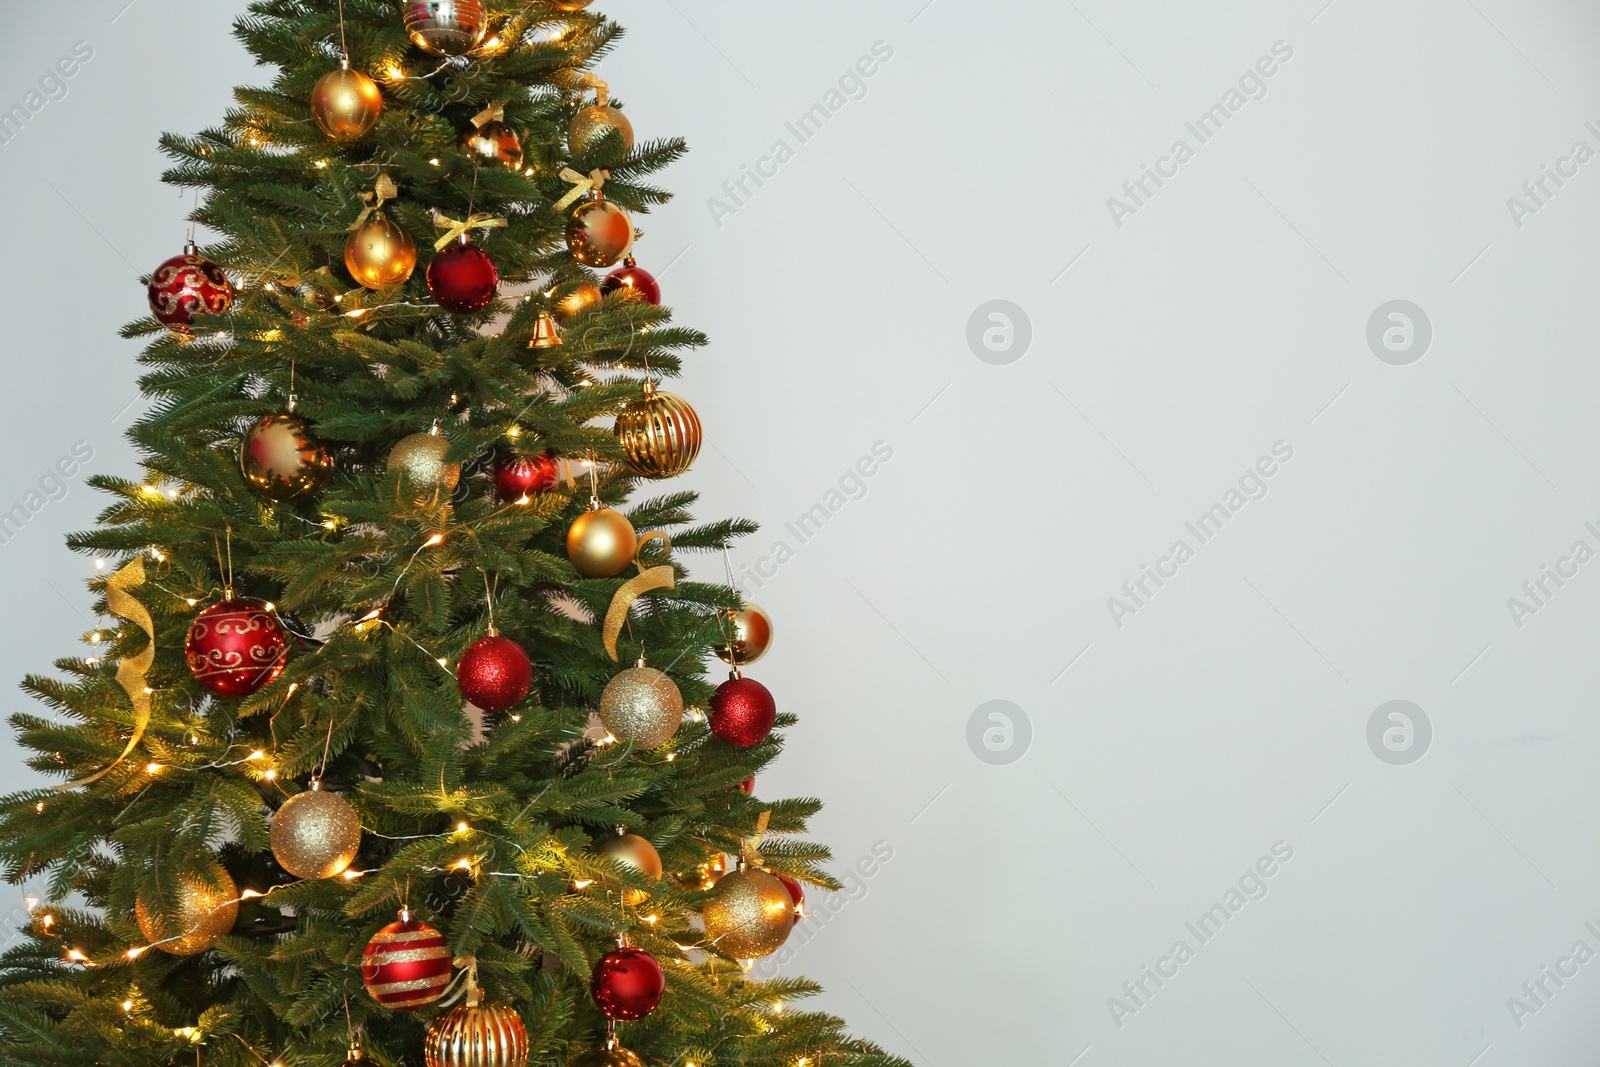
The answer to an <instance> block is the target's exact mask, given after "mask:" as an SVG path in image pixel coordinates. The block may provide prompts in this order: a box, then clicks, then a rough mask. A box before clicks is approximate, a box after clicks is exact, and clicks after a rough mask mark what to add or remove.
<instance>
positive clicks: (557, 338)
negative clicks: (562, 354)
mask: <svg viewBox="0 0 1600 1067" xmlns="http://www.w3.org/2000/svg"><path fill="white" fill-rule="evenodd" d="M563 343H564V342H563V341H562V340H561V330H560V329H558V328H557V326H556V319H555V316H554V315H552V314H550V312H548V311H541V312H539V320H538V321H537V322H535V323H534V324H533V338H532V339H531V340H529V341H528V347H529V348H560V347H561V345H562V344H563Z"/></svg>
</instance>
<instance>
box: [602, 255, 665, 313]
mask: <svg viewBox="0 0 1600 1067" xmlns="http://www.w3.org/2000/svg"><path fill="white" fill-rule="evenodd" d="M618 289H626V290H628V291H629V292H631V293H634V294H636V295H638V296H640V297H642V298H644V299H645V300H648V301H650V303H652V304H657V305H659V304H660V303H661V283H660V282H658V281H656V276H655V275H654V274H651V273H650V272H649V271H647V270H645V269H644V268H643V267H641V266H639V265H638V263H636V262H634V259H633V257H632V256H629V257H628V258H627V259H625V260H623V261H622V266H620V267H618V268H617V269H616V270H614V271H612V272H611V273H610V274H607V275H606V280H605V281H603V282H601V283H600V292H601V294H602V295H605V296H610V295H611V294H612V293H614V292H616V291H617V290H618Z"/></svg>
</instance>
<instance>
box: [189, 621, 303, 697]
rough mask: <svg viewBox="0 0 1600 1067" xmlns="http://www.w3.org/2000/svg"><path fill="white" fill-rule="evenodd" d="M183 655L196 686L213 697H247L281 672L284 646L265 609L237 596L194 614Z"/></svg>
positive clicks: (286, 651)
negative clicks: (210, 693) (209, 692)
mask: <svg viewBox="0 0 1600 1067" xmlns="http://www.w3.org/2000/svg"><path fill="white" fill-rule="evenodd" d="M183 654H184V658H185V659H187V660H188V662H189V673H190V674H193V675H194V677H195V680H196V681H198V682H199V683H200V684H201V685H203V686H205V687H206V688H207V689H209V690H211V691H212V692H213V693H215V694H217V695H218V696H223V697H247V696H249V695H250V694H251V693H254V692H256V691H257V690H258V689H261V688H263V687H264V686H267V685H270V684H272V682H273V681H274V680H276V679H277V677H278V675H280V674H282V673H283V665H284V661H285V660H286V659H287V658H288V656H289V643H288V641H287V640H286V639H285V638H284V634H283V627H282V626H281V625H280V624H279V622H278V617H277V616H276V615H275V614H273V612H272V610H271V608H270V607H268V605H266V604H265V603H263V602H262V601H259V600H250V599H246V598H243V597H239V598H230V599H228V600H224V601H222V602H221V603H217V604H212V605H211V606H210V607H208V608H206V609H205V610H204V611H202V612H201V613H200V614H199V615H196V616H195V620H194V623H193V624H192V625H191V626H190V627H189V636H188V637H187V638H186V639H185V640H184V642H183Z"/></svg>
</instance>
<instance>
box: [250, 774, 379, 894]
mask: <svg viewBox="0 0 1600 1067" xmlns="http://www.w3.org/2000/svg"><path fill="white" fill-rule="evenodd" d="M268 837H269V840H270V842H271V844H272V856H273V858H274V859H276V860H277V861H278V865H279V866H281V867H282V868H283V869H284V870H286V871H288V872H289V873H290V874H292V875H294V876H295V877H296V878H305V879H308V880H309V879H317V878H332V877H334V876H335V875H339V874H343V873H344V870H345V868H346V867H349V866H350V863H351V861H352V860H354V859H355V858H356V852H357V851H359V850H360V848H361V816H360V815H357V814H356V809H355V808H352V807H351V806H350V802H349V801H347V800H345V798H344V797H341V796H338V795H336V794H334V793H324V792H323V791H322V783H321V782H319V781H312V783H311V788H310V789H308V790H306V791H305V792H304V793H298V794H296V795H295V796H292V797H290V798H289V799H288V800H286V801H284V803H283V806H282V807H280V808H279V809H278V813H277V814H276V815H274V816H273V817H272V828H271V831H270V833H269V835H268Z"/></svg>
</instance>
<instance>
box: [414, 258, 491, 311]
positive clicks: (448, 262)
mask: <svg viewBox="0 0 1600 1067" xmlns="http://www.w3.org/2000/svg"><path fill="white" fill-rule="evenodd" d="M428 292H430V293H432V294H433V298H434V299H435V300H437V301H438V302H439V304H440V305H441V306H442V307H444V308H446V309H448V310H450V311H454V312H456V313H457V314H461V315H467V314H471V313H472V312H474V311H482V310H483V309H484V308H486V307H488V306H489V305H490V304H492V303H494V298H495V296H497V295H498V294H499V292H500V272H499V271H497V270H495V269H494V261H493V260H492V259H490V258H489V253H487V252H485V251H484V250H483V249H481V248H479V247H478V246H477V245H474V244H468V243H466V242H465V241H460V242H457V243H456V244H453V245H447V246H445V249H444V251H443V252H440V253H439V254H438V255H436V256H434V257H433V262H432V263H429V264H428Z"/></svg>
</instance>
